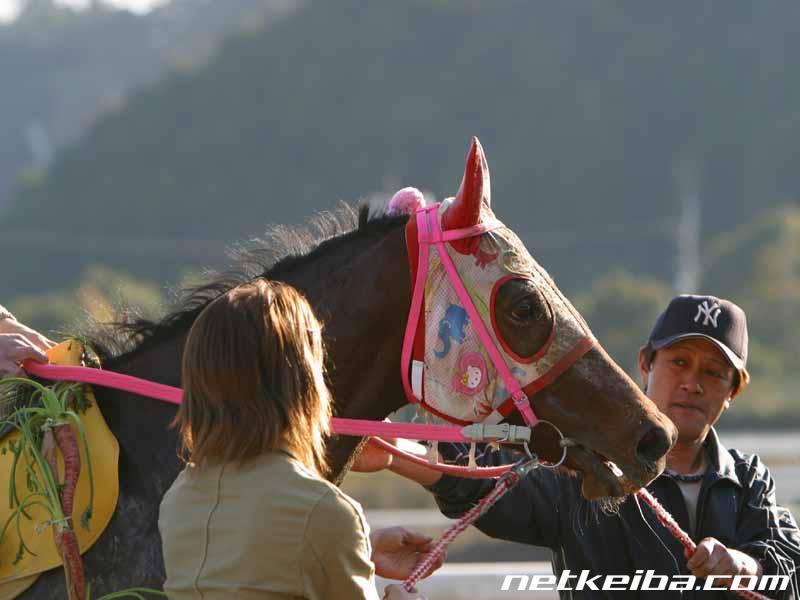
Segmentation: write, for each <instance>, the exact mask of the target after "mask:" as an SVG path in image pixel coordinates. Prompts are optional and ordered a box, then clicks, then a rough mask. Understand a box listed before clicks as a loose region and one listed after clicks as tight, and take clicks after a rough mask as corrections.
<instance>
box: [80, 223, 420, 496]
mask: <svg viewBox="0 0 800 600" xmlns="http://www.w3.org/2000/svg"><path fill="white" fill-rule="evenodd" d="M266 276H267V277H269V278H271V279H276V280H280V281H284V282H286V283H289V284H291V285H293V286H295V287H297V288H298V289H299V290H300V291H302V292H303V293H304V294H305V295H306V297H307V298H308V299H309V301H310V302H311V304H312V305H313V306H314V309H315V311H316V313H317V315H318V316H319V317H320V318H321V320H322V321H323V323H324V325H325V330H324V331H325V340H326V346H327V351H328V359H329V360H328V371H329V379H330V382H331V386H332V391H333V397H334V401H335V404H336V409H335V414H336V416H341V417H350V418H361V419H376V420H381V419H383V418H384V417H385V416H386V415H388V414H390V413H391V412H393V411H394V410H396V409H397V408H399V407H401V406H403V405H404V404H405V403H406V399H405V395H404V392H403V389H402V384H401V382H400V377H399V373H400V370H399V364H400V352H401V348H402V342H403V332H404V329H405V322H406V318H407V311H408V306H409V304H410V291H409V277H408V260H407V253H406V249H405V236H404V230H403V228H402V227H398V228H397V229H395V230H391V231H390V232H389V233H388V234H383V235H380V236H376V237H372V238H370V237H366V238H356V239H354V240H353V242H352V243H350V244H343V245H342V246H340V247H337V248H336V249H335V250H334V251H331V252H329V253H327V254H325V255H321V256H319V257H317V258H316V259H315V260H310V261H306V262H305V263H303V264H301V265H300V266H296V267H295V268H293V269H292V270H291V271H286V272H281V271H280V270H276V271H273V272H270V273H268V274H267V275H266ZM187 334H188V326H187V327H186V330H185V331H176V332H175V334H174V335H173V336H172V337H171V338H168V339H166V340H164V341H163V342H161V343H159V344H155V345H153V346H150V347H148V348H147V349H145V350H142V351H141V352H136V353H134V354H132V355H130V356H127V357H124V358H123V359H122V360H119V361H112V363H111V364H110V365H109V366H108V367H107V368H110V369H111V370H114V371H117V372H120V373H125V374H127V375H133V376H135V377H140V378H143V379H147V380H150V381H155V382H158V383H164V384H166V385H172V386H176V387H179V386H180V385H181V381H180V365H181V360H182V355H183V345H184V342H185V339H186V335H187ZM96 394H97V400H98V404H99V406H100V409H101V410H102V412H103V414H104V415H105V417H106V420H107V421H108V423H109V426H110V427H111V429H112V431H113V432H114V434H115V435H116V436H117V439H118V440H119V442H120V447H121V451H122V455H123V456H126V455H127V457H128V462H129V466H130V467H132V468H134V469H135V470H137V471H141V472H143V473H145V472H147V471H148V470H149V469H152V470H153V471H154V472H162V473H164V478H163V479H164V481H165V482H166V483H165V484H164V485H163V487H164V489H166V487H167V486H169V484H170V483H171V481H172V479H173V478H174V476H175V474H177V471H178V468H179V466H180V465H179V462H178V461H177V442H178V436H177V434H175V433H174V432H173V433H172V434H170V435H164V432H165V431H166V430H168V429H169V426H170V423H171V421H172V419H173V418H174V416H175V412H176V409H175V407H174V406H172V405H169V404H165V403H163V402H160V401H158V400H152V399H149V398H142V397H141V396H135V395H132V394H127V393H124V392H118V391H113V390H105V389H102V388H98V390H97V392H96ZM359 442H360V440H359V438H353V437H348V436H341V437H339V438H337V439H334V440H333V441H332V442H331V444H330V445H329V455H330V463H331V467H332V475H331V478H332V479H334V480H336V481H339V480H340V479H341V477H343V474H344V472H345V471H346V467H347V465H348V463H349V461H350V458H351V456H352V455H353V452H354V450H355V448H356V446H357V445H358V443H359ZM156 484H157V485H158V486H159V487H162V486H161V484H158V478H156ZM162 492H163V490H162Z"/></svg>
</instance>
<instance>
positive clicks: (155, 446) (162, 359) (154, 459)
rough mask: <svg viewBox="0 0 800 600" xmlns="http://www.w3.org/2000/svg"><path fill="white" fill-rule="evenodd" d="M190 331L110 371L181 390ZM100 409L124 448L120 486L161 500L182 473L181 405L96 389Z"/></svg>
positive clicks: (153, 347)
mask: <svg viewBox="0 0 800 600" xmlns="http://www.w3.org/2000/svg"><path fill="white" fill-rule="evenodd" d="M184 339H185V333H180V332H179V333H178V334H177V335H176V336H175V337H173V338H169V339H166V340H164V341H163V342H161V343H160V344H157V345H154V346H152V347H149V348H147V349H146V350H143V351H142V352H137V353H135V354H133V355H130V356H128V357H125V358H123V359H122V360H120V361H118V362H117V361H111V362H110V363H109V365H107V366H106V368H109V369H110V370H113V371H115V372H118V373H124V374H126V375H132V376H134V377H140V378H142V379H147V380H149V381H154V382H157V383H163V384H166V385H172V386H180V363H181V358H182V354H183V343H184ZM95 396H96V398H97V403H98V406H99V408H100V410H101V412H102V413H103V416H104V417H105V419H106V421H107V423H108V425H109V428H110V429H111V431H112V432H113V433H114V436H115V437H116V438H117V441H118V442H119V445H120V472H121V474H122V476H121V477H120V485H121V486H124V487H125V488H127V489H128V490H129V491H130V492H131V493H135V494H141V493H147V494H152V497H153V498H160V497H161V495H163V493H164V492H165V491H166V489H167V488H168V487H169V485H170V484H171V483H172V481H173V479H174V478H175V476H176V475H177V473H178V471H179V469H180V467H181V461H180V460H179V458H178V436H177V433H176V432H170V433H169V434H166V435H165V432H168V431H169V430H170V424H171V422H172V419H173V418H174V417H175V413H176V410H177V409H176V407H175V406H174V405H172V404H167V403H165V402H162V401H160V400H154V399H152V398H146V397H143V396H138V395H135V394H129V393H127V392H121V391H118V390H111V389H108V388H102V387H96V388H95Z"/></svg>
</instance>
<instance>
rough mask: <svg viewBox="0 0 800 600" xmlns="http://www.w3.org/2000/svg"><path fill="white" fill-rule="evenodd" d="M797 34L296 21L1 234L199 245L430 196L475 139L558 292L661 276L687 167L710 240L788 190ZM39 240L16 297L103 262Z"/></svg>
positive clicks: (198, 77) (408, 9)
mask: <svg viewBox="0 0 800 600" xmlns="http://www.w3.org/2000/svg"><path fill="white" fill-rule="evenodd" d="M210 4H215V3H210ZM354 15H357V18H356V17H354ZM798 17H800V5H798V4H797V3H794V2H790V1H788V0H784V1H778V2H774V3H769V4H764V3H752V2H746V1H744V0H734V1H733V2H730V3H727V4H726V5H725V9H724V10H719V7H716V6H712V5H704V6H699V7H698V6H695V5H691V6H689V5H684V4H681V3H664V4H662V5H659V6H658V7H656V8H654V7H652V6H649V5H648V7H647V9H645V8H644V7H643V6H642V5H641V3H639V2H636V0H623V1H621V2H616V3H611V4H609V3H586V2H580V1H578V0H567V1H564V2H525V1H522V0H512V1H509V2H501V3H497V2H481V3H475V2H435V3H432V2H429V1H427V0H374V1H369V2H364V1H363V0H331V1H325V2H323V1H315V2H308V3H303V8H302V9H300V10H297V11H295V12H294V13H292V14H291V15H290V16H289V17H287V18H284V19H282V20H279V21H277V22H271V23H270V26H269V27H264V28H261V29H257V30H253V31H249V32H247V33H246V34H242V35H238V36H234V37H231V38H229V39H228V40H227V42H226V43H225V44H224V46H223V47H222V49H221V50H220V52H219V53H217V54H214V55H212V56H211V58H210V60H209V62H208V63H207V64H205V65H203V66H202V67H201V68H195V69H191V70H189V71H180V72H175V73H173V74H172V75H171V76H170V77H168V78H165V79H164V80H162V81H161V82H160V83H158V84H157V85H155V86H153V87H150V88H142V89H140V91H139V92H138V93H135V94H133V95H131V96H129V97H127V98H126V101H125V104H124V106H123V107H121V108H120V110H118V111H116V112H114V113H112V114H109V115H107V116H106V117H105V118H103V119H101V120H100V121H99V122H97V124H96V125H95V126H94V127H92V128H91V129H90V130H89V131H88V132H87V133H86V135H85V136H84V137H83V138H82V139H81V140H80V141H79V142H78V143H77V144H75V145H74V146H72V147H70V148H68V149H65V150H64V151H63V152H62V153H61V154H60V155H59V156H58V157H57V159H56V160H55V162H54V163H53V165H52V167H51V168H50V169H49V170H48V172H47V175H46V177H45V178H44V179H43V180H42V181H41V183H40V184H39V185H36V186H33V187H29V188H26V189H23V190H21V191H20V193H19V194H18V195H17V196H16V199H15V202H14V205H13V206H12V207H11V208H10V209H9V211H8V213H7V214H6V215H5V217H4V218H3V220H2V222H0V236H1V235H2V234H3V232H4V231H10V230H11V231H13V230H16V229H18V228H25V227H37V228H42V229H44V230H45V231H47V232H53V233H63V232H81V231H85V232H87V233H88V234H98V233H103V234H104V235H108V236H111V237H113V236H115V235H120V236H126V237H130V236H136V235H142V236H168V237H169V238H170V239H183V240H185V242H184V243H185V244H187V245H190V244H191V245H197V246H201V245H203V244H206V243H207V241H208V240H234V239H237V238H242V237H248V236H252V235H258V234H259V233H260V232H261V231H262V230H263V227H264V226H265V225H266V224H267V223H268V222H280V223H293V222H299V221H303V220H305V219H306V218H307V217H308V215H309V214H311V213H312V212H313V211H315V210H317V209H322V208H330V207H331V206H333V205H334V204H335V203H336V201H338V200H339V199H348V200H352V199H356V198H358V197H360V196H362V195H364V194H368V193H371V192H373V191H376V190H381V189H383V188H384V187H385V186H390V187H392V188H396V187H399V186H400V185H406V184H414V185H417V186H418V187H421V188H425V189H431V190H433V191H434V192H435V193H436V194H437V195H438V196H439V197H442V196H444V195H451V194H453V193H454V192H455V191H456V189H457V186H458V182H459V181H460V177H461V170H462V168H463V157H464V154H465V152H466V148H467V143H468V140H469V136H470V135H472V134H478V135H480V136H481V139H482V141H483V143H484V146H485V147H486V149H487V152H488V156H489V161H490V165H491V167H492V174H493V191H494V205H495V207H496V210H497V213H498V215H499V216H500V217H501V218H502V219H504V220H505V221H506V222H508V223H513V224H514V227H515V229H516V230H517V231H518V232H519V233H520V235H521V237H522V239H523V240H524V241H526V242H528V243H529V244H530V246H531V247H532V248H533V249H534V251H535V253H536V255H537V258H541V259H542V262H543V264H545V265H546V266H547V267H548V268H549V269H550V270H551V271H552V272H553V273H555V274H556V276H557V279H558V280H559V281H560V282H561V283H562V284H563V285H565V287H566V288H567V289H577V288H579V287H583V286H584V282H585V281H587V280H590V279H593V278H594V277H596V276H597V274H602V273H604V272H606V271H608V270H609V267H610V265H614V267H615V268H620V269H624V270H627V271H631V272H633V273H647V274H649V275H653V276H656V277H659V278H662V279H665V280H666V279H670V278H671V275H672V273H671V271H672V261H671V260H669V258H670V256H671V255H672V253H673V252H674V246H675V242H674V236H673V234H672V232H671V231H670V227H668V224H669V223H670V222H671V220H672V219H674V218H675V217H676V215H677V213H678V210H679V206H678V205H679V202H678V201H677V189H676V188H677V184H676V181H675V176H674V174H673V172H674V170H675V166H676V164H678V163H680V161H681V157H684V156H687V155H691V156H693V157H695V159H696V163H697V164H698V170H699V186H700V190H701V192H702V194H701V196H702V198H703V201H704V202H705V204H704V208H703V215H704V220H703V224H704V228H705V232H704V233H705V234H707V235H713V234H716V233H719V232H721V231H724V230H726V229H729V228H730V227H732V226H735V225H737V224H739V223H742V222H745V221H747V220H748V219H750V218H751V217H753V215H755V214H756V213H757V212H758V211H759V210H760V208H761V206H764V205H776V204H777V203H780V202H783V201H784V200H785V199H786V198H791V197H792V195H793V194H795V193H796V190H797V171H796V169H795V168H794V165H793V160H794V156H796V155H797V154H798V150H800V148H798V147H797V144H800V141H798V140H800V136H797V135H795V133H796V132H797V128H798V127H800V119H798V117H797V114H798V113H797V111H798V109H797V106H796V103H793V102H791V98H793V97H795V96H796V95H797V93H798V92H800V78H798V77H796V76H793V75H792V74H791V73H787V72H786V70H785V69H783V68H782V67H781V65H783V64H785V57H786V56H795V55H798V54H799V53H800V37H799V36H797V35H796V31H795V24H796V22H797V20H798ZM108 18H109V19H110V17H108ZM104 32H107V33H104V35H107V36H108V37H110V38H112V39H114V41H115V43H118V42H117V40H118V39H119V38H120V37H122V38H123V39H127V37H125V36H121V35H120V33H119V31H117V30H115V29H114V28H113V27H111V24H110V23H109V24H107V26H106V27H105V29H104ZM84 33H85V35H86V36H88V37H91V36H90V34H89V33H88V32H84ZM98 35H99V34H98ZM62 43H63V42H62ZM120 51H121V52H122V51H123V49H122V48H120ZM125 51H126V52H127V50H125ZM0 54H2V53H1V52H0ZM93 56H97V57H98V60H101V61H103V62H104V63H106V62H107V63H108V64H109V65H111V64H113V61H110V60H109V58H108V55H107V53H104V52H102V51H100V52H96V53H95V54H94V55H93ZM688 56H690V57H692V59H691V60H687V59H686V57H688ZM742 65H747V68H743V66H742ZM108 68H113V69H117V70H118V69H119V66H118V65H116V64H114V66H113V67H111V66H109V67H108ZM29 70H32V68H31V67H29ZM12 79H15V80H20V79H24V78H20V77H17V78H12ZM75 80H79V78H77V77H76V78H75ZM65 87H66V86H65ZM40 95H41V96H42V97H47V95H46V94H44V93H42V94H40ZM16 122H19V120H17V121H16ZM1 138H2V136H0V139H1ZM753 198H758V199H759V204H758V205H757V204H755V203H754V202H753ZM706 217H707V218H706ZM640 224H644V225H646V226H648V227H650V228H651V229H652V231H653V232H654V233H652V234H648V233H647V231H649V230H647V229H645V228H644V226H640ZM654 224H655V225H654ZM656 225H658V226H659V227H658V228H657V227H656ZM611 226H613V231H615V232H622V233H621V234H618V233H612V234H609V233H607V231H608V227H611ZM656 229H658V230H657V231H656ZM551 230H556V231H557V232H559V233H558V234H557V238H558V239H557V240H556V243H546V242H544V241H542V239H543V238H544V237H545V236H546V234H547V233H548V232H549V231H551ZM643 239H644V240H645V241H643ZM42 245H43V247H42V248H33V249H31V251H30V252H29V253H26V255H25V256H22V257H20V256H15V257H14V258H13V260H12V259H10V258H7V257H5V256H3V257H2V258H0V268H2V270H3V272H4V273H5V274H6V276H7V280H6V282H7V285H8V286H9V287H8V290H9V291H8V293H14V294H16V293H20V292H25V291H41V290H44V289H48V288H52V287H55V288H61V287H65V286H66V285H68V283H69V281H71V280H74V279H75V278H76V277H77V276H78V274H79V273H80V272H81V270H82V269H83V268H84V267H85V265H86V264H88V263H89V262H91V261H93V260H97V256H99V255H100V254H101V252H102V248H91V249H90V248H87V249H86V252H85V254H80V255H75V254H71V253H59V252H57V251H55V250H54V249H53V248H52V247H48V245H47V243H46V241H43V244H42ZM109 245H113V243H109ZM575 257H580V260H574V258H575ZM104 262H107V263H108V264H110V265H111V266H113V267H115V268H122V269H124V270H126V271H129V272H131V273H134V274H136V275H139V276H145V277H148V278H151V279H154V280H158V281H164V280H171V281H174V280H175V279H176V278H177V277H178V275H179V273H180V271H181V270H182V269H185V268H186V267H192V268H196V267H199V266H200V264H197V263H199V262H200V261H195V264H188V263H189V262H191V261H188V260H177V259H175V258H173V257H171V256H170V255H169V253H168V252H164V254H163V256H162V257H159V258H154V257H153V256H141V255H137V254H135V253H130V254H128V255H122V254H119V255H117V254H115V255H114V256H113V257H111V256H109V257H104ZM219 262H222V256H221V253H220V261H219ZM213 266H219V264H218V263H215V264H214V265H213Z"/></svg>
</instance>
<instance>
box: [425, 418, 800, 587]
mask: <svg viewBox="0 0 800 600" xmlns="http://www.w3.org/2000/svg"><path fill="white" fill-rule="evenodd" d="M706 448H707V451H708V453H709V456H710V457H711V459H712V463H713V465H712V466H713V468H711V467H709V470H708V472H707V473H706V476H705V478H704V480H703V482H702V485H701V488H700V495H699V497H698V503H697V516H696V523H697V535H695V536H694V539H695V541H699V540H701V539H703V538H706V537H714V538H717V539H718V540H719V541H721V542H722V543H723V544H725V545H726V546H728V547H729V548H736V549H738V550H741V551H743V552H746V553H747V554H750V555H751V556H753V557H755V558H757V559H758V560H760V561H761V564H762V566H763V569H764V574H765V575H778V574H780V575H785V574H788V575H791V576H792V581H791V584H790V585H789V587H788V589H787V590H786V591H784V592H763V593H765V594H766V595H768V596H770V597H776V598H781V599H782V600H789V599H798V598H800V595H799V594H798V588H797V586H798V579H797V569H798V566H800V531H798V528H797V524H796V522H795V520H794V518H793V517H792V515H791V513H790V512H789V511H788V510H786V509H785V508H781V507H780V506H778V505H777V504H776V502H775V484H774V482H773V480H772V477H771V476H770V474H769V471H768V470H767V468H766V466H764V463H762V462H761V460H760V459H759V458H758V456H754V455H748V454H742V453H741V452H738V451H736V450H730V451H728V450H726V449H725V448H724V447H723V446H722V445H721V444H720V442H719V439H718V438H717V435H716V433H715V432H714V431H713V430H712V431H711V433H710V434H709V436H708V439H707V440H706ZM493 455H494V462H495V464H500V463H501V462H510V458H509V456H508V455H504V453H493ZM579 477H580V476H574V475H570V474H567V473H562V472H555V471H552V470H548V469H538V470H536V471H534V472H533V473H531V474H530V475H528V477H526V478H525V479H524V480H523V481H521V482H520V483H519V484H518V485H517V486H516V487H515V488H514V489H512V490H511V491H509V492H508V493H507V494H506V495H505V496H504V497H502V498H501V499H500V500H499V501H498V503H497V504H496V505H495V506H494V507H492V508H491V509H490V510H489V511H488V512H487V513H486V514H485V515H484V516H483V517H481V518H480V519H479V520H478V521H477V522H476V526H477V527H478V529H480V530H481V531H483V532H484V533H486V534H487V535H490V536H491V537H495V538H500V539H504V540H511V541H515V542H523V543H527V544H533V545H537V546H546V547H548V548H550V549H551V550H552V551H553V558H552V563H553V572H554V573H555V574H556V575H561V573H562V571H564V570H565V569H569V570H570V572H571V573H572V574H575V573H576V572H580V571H581V570H583V569H587V570H589V571H591V574H592V575H597V574H603V575H605V574H610V575H629V576H633V575H634V574H635V573H636V571H637V569H641V570H642V571H646V570H648V569H652V570H654V571H655V573H656V574H663V575H675V574H679V573H680V574H682V575H690V574H691V573H690V571H689V570H688V569H687V568H686V559H685V558H684V554H683V547H682V546H681V545H680V543H679V542H678V541H677V540H675V539H674V538H673V537H672V536H671V535H670V533H669V532H668V531H667V530H666V529H665V528H664V527H663V526H662V525H661V524H660V523H659V522H658V521H657V519H656V518H655V515H654V514H653V512H652V511H651V510H650V508H649V507H648V506H646V505H644V504H641V505H640V503H639V502H638V501H637V499H636V498H635V497H629V498H628V499H627V500H625V502H624V503H623V504H622V506H621V507H620V509H619V512H618V513H617V514H610V515H609V514H606V513H604V512H602V511H601V510H600V509H599V507H598V505H597V503H595V502H588V501H586V500H585V499H584V498H583V496H582V495H581V493H580V478H579ZM492 485H493V482H492V481H486V480H473V479H462V478H457V477H452V476H448V475H445V476H444V477H442V479H441V480H440V481H439V482H437V483H436V484H435V485H433V486H431V488H430V489H431V491H433V493H434V494H435V496H436V501H437V503H438V504H439V507H440V509H441V510H442V512H443V513H444V514H445V515H446V516H448V517H451V518H454V517H459V516H461V515H462V514H463V513H464V512H466V511H467V510H469V508H471V507H472V506H473V505H474V504H475V503H476V502H477V500H479V499H480V498H482V497H483V496H484V495H485V494H486V493H487V492H488V491H489V490H490V489H491V487H492ZM647 489H648V490H649V491H650V492H651V493H652V494H653V495H654V496H655V497H656V498H657V499H658V500H659V502H661V503H662V504H663V505H664V507H665V508H666V509H667V510H668V511H669V512H671V513H672V515H673V516H674V517H675V518H676V519H677V521H678V523H679V524H680V525H681V528H682V529H684V531H689V515H688V512H687V509H686V502H685V501H684V499H683V496H682V495H681V491H680V489H679V488H678V485H677V484H676V483H675V482H674V480H672V479H671V478H670V477H668V476H666V475H662V476H661V477H659V478H657V479H656V480H655V481H654V482H652V483H651V484H650V485H649V486H648V487H647ZM521 574H522V573H521ZM575 582H576V580H575V579H572V580H571V582H570V587H574V585H575ZM702 582H703V580H698V581H697V583H698V584H702ZM598 583H602V579H600V580H599V581H598ZM598 587H600V586H599V585H598ZM560 593H561V597H562V598H592V599H599V598H603V599H605V598H613V597H615V595H616V597H623V598H648V599H650V598H682V599H683V600H690V599H693V598H698V599H709V600H711V599H713V598H731V597H734V596H733V595H732V594H730V593H729V592H712V591H704V592H694V591H689V592H683V593H681V592H678V591H672V592H669V591H663V592H657V591H639V592H611V591H602V590H600V591H591V590H588V591H583V592H567V591H564V592H560Z"/></svg>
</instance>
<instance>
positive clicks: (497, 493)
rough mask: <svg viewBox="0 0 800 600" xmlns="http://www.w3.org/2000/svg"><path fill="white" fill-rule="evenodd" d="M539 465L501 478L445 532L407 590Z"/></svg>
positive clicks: (524, 466) (517, 469)
mask: <svg viewBox="0 0 800 600" xmlns="http://www.w3.org/2000/svg"><path fill="white" fill-rule="evenodd" d="M538 465H539V463H538V460H537V459H536V458H533V459H532V460H528V461H525V462H524V463H517V464H516V465H515V466H514V468H512V469H511V470H510V471H508V472H507V473H506V474H504V475H503V476H502V477H500V479H498V480H497V483H496V484H495V486H494V487H493V488H492V491H491V492H489V493H488V494H486V495H485V496H484V497H483V498H481V500H480V502H478V504H476V505H475V506H473V507H472V508H471V509H470V510H469V511H467V512H466V513H464V514H463V515H461V518H460V519H459V520H458V521H457V522H456V523H453V525H451V526H450V527H448V528H447V531H445V532H444V534H443V535H442V537H441V538H439V540H438V541H437V542H436V543H435V544H434V545H433V548H431V551H430V552H429V553H428V555H427V556H426V557H425V558H424V559H423V560H422V562H420V563H419V564H418V565H417V566H416V567H415V568H414V570H413V571H412V572H411V575H409V576H408V579H406V580H405V581H404V582H403V587H404V588H405V590H406V591H407V592H411V591H412V590H413V589H414V586H415V585H416V584H417V582H418V581H419V580H420V579H422V578H423V577H424V576H425V575H426V574H427V573H428V571H429V570H430V569H431V568H432V567H433V565H434V564H435V563H436V561H437V560H438V559H439V557H440V556H442V555H443V554H444V553H445V551H446V550H447V546H449V545H450V543H451V542H452V541H453V540H454V539H456V537H457V536H458V534H460V533H461V532H463V531H464V530H466V529H467V527H469V526H470V525H472V523H474V522H475V521H477V520H478V518H479V517H480V516H481V515H482V514H483V513H485V512H486V511H487V510H489V508H491V506H492V505H493V504H494V503H495V502H497V501H498V500H499V499H500V498H502V497H503V495H504V494H505V493H506V492H508V490H510V489H511V488H513V487H514V486H515V485H517V483H519V482H520V480H521V479H522V478H523V477H524V476H525V475H526V474H527V473H528V472H529V471H530V470H531V469H535V468H536V467H537V466H538Z"/></svg>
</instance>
